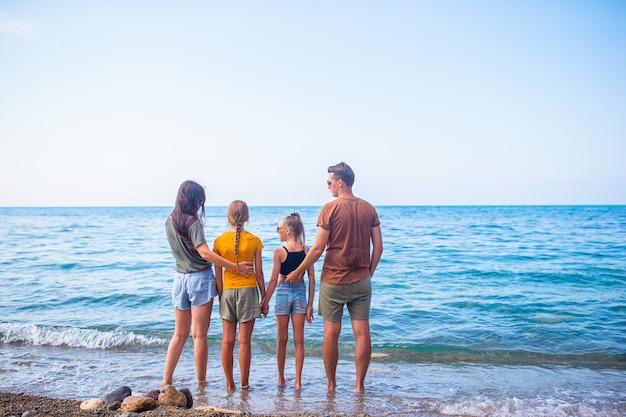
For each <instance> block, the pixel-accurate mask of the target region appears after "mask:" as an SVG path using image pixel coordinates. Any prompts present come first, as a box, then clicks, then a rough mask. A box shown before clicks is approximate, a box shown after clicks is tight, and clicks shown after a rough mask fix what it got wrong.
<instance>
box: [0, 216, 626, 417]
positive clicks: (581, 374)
mask: <svg viewBox="0 0 626 417" xmlns="http://www.w3.org/2000/svg"><path fill="white" fill-rule="evenodd" d="M171 209H172V208H171V207H75V208H74V207H49V208H44V207H37V208H33V207H31V208H16V207H13V208H0V287H1V290H0V291H1V296H0V391H2V392H13V393H28V394H34V395H43V396H49V397H55V398H65V399H75V400H78V401H83V400H87V399H91V398H102V397H103V396H104V395H105V394H107V393H109V392H111V391H113V390H115V389H116V388H118V387H121V386H128V387H130V388H131V389H132V391H133V394H134V395H144V394H145V393H147V392H148V391H151V390H154V389H158V388H160V384H161V379H162V377H163V364H164V360H165V354H166V350H167V345H168V342H169V340H170V337H171V335H172V331H173V328H174V315H173V310H172V305H171V295H170V293H171V286H172V279H173V274H174V261H173V258H172V255H171V253H170V250H169V246H168V243H167V240H166V237H165V228H164V223H165V219H166V217H167V216H168V214H169V213H170V212H171ZM319 210H320V207H316V206H305V207H287V206H279V207H278V206H273V207H265V206H264V207H255V206H253V207H250V221H249V222H248V223H247V224H246V229H247V230H249V231H250V232H252V233H254V234H256V235H257V236H259V237H260V238H261V239H262V241H263V243H264V246H265V248H264V250H263V270H264V271H265V277H266V281H267V280H268V279H269V276H270V273H271V268H272V252H273V250H274V248H276V247H278V246H280V245H281V243H280V242H279V240H278V236H277V234H276V226H277V224H278V222H279V220H280V219H281V218H282V217H283V216H286V215H288V214H290V213H291V212H293V211H298V212H299V213H300V215H301V217H302V218H303V220H304V223H305V226H306V242H307V243H308V244H309V245H311V244H312V243H313V241H314V239H315V234H316V219H317V215H318V213H319ZM377 210H378V213H379V217H380V220H381V224H382V226H381V227H382V232H383V242H384V253H383V257H382V260H381V262H380V265H379V267H378V269H377V270H376V273H375V275H374V277H373V281H372V283H373V284H372V285H373V297H372V308H371V316H370V324H371V333H372V345H373V351H372V352H373V354H372V361H371V364H370V367H369V371H368V374H367V378H366V391H365V393H361V394H359V393H355V392H354V388H353V387H354V379H355V369H354V337H353V334H352V329H351V327H350V321H349V319H348V317H347V312H346V314H345V317H344V321H343V328H342V333H341V336H340V341H339V343H340V350H339V351H340V358H339V364H338V368H337V390H336V391H335V392H328V390H327V389H326V376H325V371H324V364H323V360H322V339H323V327H324V322H323V319H322V318H321V317H319V316H316V317H315V320H314V322H313V323H312V324H306V326H305V339H306V344H305V346H306V359H305V363H304V371H303V385H304V386H303V389H302V390H300V391H298V390H295V389H294V388H293V382H294V368H295V365H294V358H293V354H294V350H293V344H292V342H290V344H289V348H288V358H287V365H286V377H287V379H288V383H287V386H286V387H284V388H278V387H277V378H278V377H277V370H276V359H275V344H276V323H275V316H274V314H273V302H272V303H271V304H270V314H269V315H268V316H267V317H266V318H262V319H258V320H256V323H255V328H254V332H253V340H252V349H253V350H252V365H251V375H250V385H251V389H250V390H249V391H234V392H227V391H226V389H225V380H224V376H223V371H222V366H221V360H220V348H221V334H222V327H221V320H220V318H219V312H218V303H217V300H216V302H215V305H214V308H213V314H212V321H211V327H210V329H209V336H208V338H209V365H208V378H207V380H208V382H209V385H208V386H207V387H206V388H205V389H199V388H197V386H196V379H195V370H194V369H195V368H194V361H193V345H192V343H191V340H190V341H189V342H188V343H187V345H186V346H185V349H184V351H183V355H182V357H181V359H180V361H179V364H178V367H177V368H176V372H175V374H174V381H173V384H174V386H176V387H177V388H178V389H182V388H188V389H190V391H191V392H192V395H193V398H194V406H199V405H207V406H213V407H219V408H225V409H229V410H238V411H242V412H246V413H257V414H271V413H293V414H296V413H313V414H322V415H325V416H326V415H328V416H333V415H370V416H428V417H435V416H439V417H441V416H467V417H470V416H471V417H473V416H491V417H498V416H520V417H521V416H524V417H526V416H528V417H530V416H533V417H537V416H581V417H582V416H589V417H592V416H604V417H608V416H625V415H626V206H442V207H440V206H381V207H377ZM227 229H228V225H227V222H226V208H225V207H218V206H212V207H207V212H206V230H205V234H206V237H207V241H208V242H210V243H212V241H213V239H214V238H215V237H217V236H218V235H219V234H220V233H222V232H223V231H225V230H227ZM322 262H323V257H322V258H321V259H320V260H319V261H318V262H317V263H316V264H315V269H316V274H317V276H316V278H317V280H316V288H317V289H319V272H320V271H321V266H322ZM317 289H316V301H315V312H317V294H318V292H317ZM272 301H273V300H272ZM290 336H291V335H290ZM237 356H238V350H237V349H236V350H235V358H237ZM238 374H239V370H238V364H237V360H236V359H235V377H236V382H239V379H238Z"/></svg>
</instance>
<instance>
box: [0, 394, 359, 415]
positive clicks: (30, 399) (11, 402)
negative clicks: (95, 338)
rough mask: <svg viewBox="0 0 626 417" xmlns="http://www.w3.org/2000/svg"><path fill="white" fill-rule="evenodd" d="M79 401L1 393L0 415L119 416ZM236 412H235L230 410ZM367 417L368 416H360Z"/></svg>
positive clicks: (162, 410) (161, 411) (175, 411)
mask: <svg viewBox="0 0 626 417" xmlns="http://www.w3.org/2000/svg"><path fill="white" fill-rule="evenodd" d="M80 404H81V401H76V400H67V399H56V398H49V397H41V396H36V395H28V394H15V393H6V392H1V393H0V416H3V417H10V416H15V417H21V416H22V415H23V414H24V413H26V412H28V411H31V410H35V411H37V414H36V415H37V416H46V417H67V416H73V417H94V416H97V417H109V416H110V417H113V416H119V415H120V412H119V409H111V405H112V403H105V405H104V406H102V407H101V408H98V409H96V410H81V409H80ZM233 411H236V410H233ZM141 414H143V415H145V416H146V417H195V416H203V417H223V416H236V415H245V416H249V417H281V416H290V417H322V416H327V414H300V413H294V414H249V413H226V412H216V411H206V410H200V409H196V408H194V407H192V408H190V409H185V408H178V407H158V408H157V409H155V410H151V411H145V412H143V413H141ZM333 415H334V416H344V415H345V414H333ZM362 416H367V415H362Z"/></svg>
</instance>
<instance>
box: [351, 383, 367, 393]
mask: <svg viewBox="0 0 626 417" xmlns="http://www.w3.org/2000/svg"><path fill="white" fill-rule="evenodd" d="M354 392H356V393H359V394H361V393H364V392H365V384H359V383H357V384H354Z"/></svg>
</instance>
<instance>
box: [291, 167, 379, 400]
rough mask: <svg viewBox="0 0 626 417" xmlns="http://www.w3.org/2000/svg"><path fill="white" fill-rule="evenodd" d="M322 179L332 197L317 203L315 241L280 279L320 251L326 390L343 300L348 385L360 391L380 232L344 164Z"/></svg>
mask: <svg viewBox="0 0 626 417" xmlns="http://www.w3.org/2000/svg"><path fill="white" fill-rule="evenodd" d="M326 183H327V184H328V189H329V190H330V191H331V193H332V195H333V197H337V198H336V199H335V200H333V201H331V202H329V203H327V204H325V205H324V206H323V207H322V210H321V211H320V214H319V217H318V220H317V226H318V230H317V236H316V238H315V243H314V244H313V246H312V247H311V249H310V250H309V253H308V254H307V256H306V258H305V259H304V261H303V262H302V263H301V264H300V266H299V267H298V268H297V269H296V270H294V271H293V272H292V273H291V274H289V275H288V276H287V278H286V281H287V282H290V281H291V280H294V281H295V280H296V279H298V277H300V276H301V275H302V274H303V273H304V272H305V271H306V270H307V269H308V268H309V267H310V266H311V265H313V264H314V263H315V262H316V261H317V260H318V259H319V258H320V256H321V255H322V253H324V250H325V251H326V255H325V256H324V265H323V267H322V274H321V277H320V291H319V309H318V314H319V315H320V316H322V317H324V346H323V356H324V366H325V368H326V377H327V378H328V389H329V390H331V391H334V390H335V387H336V380H335V375H336V371H337V362H338V359H339V351H338V341H339V335H340V333H341V318H342V315H343V307H344V305H345V306H347V307H348V312H349V313H350V320H351V322H352V330H353V332H354V337H355V340H356V354H355V362H356V383H355V384H354V389H355V391H358V392H362V391H364V390H365V375H366V373H367V369H368V367H369V363H370V359H371V356H372V343H371V338H370V325H369V309H370V301H371V295H372V287H371V278H372V276H373V275H374V271H375V270H376V267H377V266H378V262H379V261H380V257H381V255H382V253H383V239H382V232H381V229H380V221H379V219H378V214H377V213H376V209H375V208H374V207H373V206H372V205H371V204H370V203H368V202H367V201H365V200H362V199H360V198H357V197H355V195H354V194H353V193H352V185H353V184H354V172H353V171H352V168H350V166H349V165H348V164H346V163H344V162H341V163H339V164H337V165H333V166H330V167H328V180H327V181H326ZM370 243H371V246H370Z"/></svg>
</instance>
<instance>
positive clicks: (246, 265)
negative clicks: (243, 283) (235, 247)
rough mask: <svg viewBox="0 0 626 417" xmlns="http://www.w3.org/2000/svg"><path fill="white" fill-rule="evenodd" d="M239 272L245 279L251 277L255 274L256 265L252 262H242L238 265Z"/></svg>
mask: <svg viewBox="0 0 626 417" xmlns="http://www.w3.org/2000/svg"><path fill="white" fill-rule="evenodd" d="M237 272H239V273H240V274H241V275H243V276H244V277H249V276H250V275H252V273H253V272H254V264H253V263H252V262H250V261H245V262H240V263H238V264H237Z"/></svg>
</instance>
